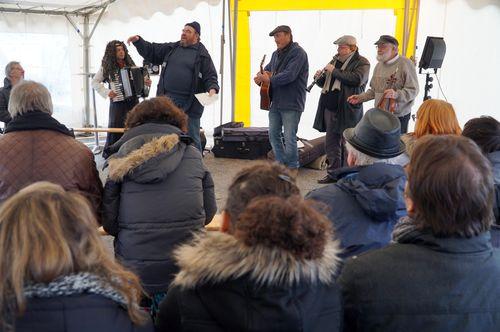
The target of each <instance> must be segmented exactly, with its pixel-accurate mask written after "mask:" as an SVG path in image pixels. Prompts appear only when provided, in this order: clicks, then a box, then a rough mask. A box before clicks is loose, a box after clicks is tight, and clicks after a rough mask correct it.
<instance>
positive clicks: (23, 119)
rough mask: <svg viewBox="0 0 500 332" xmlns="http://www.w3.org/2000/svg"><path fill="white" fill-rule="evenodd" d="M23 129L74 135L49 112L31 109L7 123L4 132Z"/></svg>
mask: <svg viewBox="0 0 500 332" xmlns="http://www.w3.org/2000/svg"><path fill="white" fill-rule="evenodd" d="M25 130H52V131H57V132H60V133H61V134H64V135H68V136H71V137H75V135H74V134H73V132H72V131H70V130H69V129H68V128H66V126H65V125H63V124H61V123H60V122H59V121H57V120H56V119H54V118H53V117H52V116H51V115H50V114H48V113H45V112H40V111H31V112H28V113H24V114H21V115H18V116H16V117H15V118H13V119H12V121H10V122H9V124H7V127H6V128H5V133H6V134H7V133H10V132H15V131H25Z"/></svg>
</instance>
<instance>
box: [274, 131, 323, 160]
mask: <svg viewBox="0 0 500 332" xmlns="http://www.w3.org/2000/svg"><path fill="white" fill-rule="evenodd" d="M325 140H326V136H321V137H318V138H315V139H312V140H306V139H303V138H299V141H301V142H302V144H303V145H304V146H303V147H300V148H299V165H300V167H303V166H307V165H309V164H311V163H312V162H314V161H316V160H317V159H318V158H320V157H322V156H324V155H325ZM267 158H268V159H271V160H275V157H274V152H273V151H269V153H268V154H267ZM313 168H320V165H318V166H316V167H313Z"/></svg>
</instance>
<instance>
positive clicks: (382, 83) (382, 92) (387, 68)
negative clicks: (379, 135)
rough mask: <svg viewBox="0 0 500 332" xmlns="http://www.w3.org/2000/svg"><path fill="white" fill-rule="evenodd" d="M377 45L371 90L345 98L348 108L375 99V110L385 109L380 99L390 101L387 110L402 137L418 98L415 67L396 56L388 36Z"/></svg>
mask: <svg viewBox="0 0 500 332" xmlns="http://www.w3.org/2000/svg"><path fill="white" fill-rule="evenodd" d="M375 45H377V61H378V63H377V65H376V66H375V69H374V70H373V76H372V79H371V80H370V89H368V90H367V91H366V92H364V93H362V94H358V95H352V96H350V97H349V98H347V102H349V103H351V104H359V103H363V102H365V101H368V100H372V99H375V107H380V108H384V109H385V107H382V106H381V105H382V104H383V99H386V100H387V101H389V102H388V103H387V104H389V105H391V104H392V106H389V107H388V108H389V109H388V110H390V111H391V112H393V113H394V115H396V116H397V117H398V119H399V121H400V122H401V133H402V134H403V133H406V132H407V131H408V121H409V120H410V116H411V106H412V105H413V101H414V100H415V98H416V96H417V94H418V80H417V71H416V69H415V64H414V63H413V62H412V61H411V60H410V59H408V58H406V57H404V56H402V55H399V54H398V46H399V43H398V41H397V39H396V38H394V37H392V36H389V35H382V36H380V38H379V40H377V41H376V42H375Z"/></svg>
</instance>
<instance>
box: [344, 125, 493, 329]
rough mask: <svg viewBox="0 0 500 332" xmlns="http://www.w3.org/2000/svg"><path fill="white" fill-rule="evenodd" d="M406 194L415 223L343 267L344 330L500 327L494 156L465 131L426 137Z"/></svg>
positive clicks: (418, 147)
mask: <svg viewBox="0 0 500 332" xmlns="http://www.w3.org/2000/svg"><path fill="white" fill-rule="evenodd" d="M405 200H406V205H407V210H408V214H409V215H410V216H412V217H413V219H414V220H415V222H416V228H415V229H414V230H412V231H410V232H407V233H404V234H401V235H400V236H398V237H397V238H396V241H397V243H395V244H392V245H390V246H389V247H387V248H384V249H380V250H375V251H373V252H370V253H366V254H365V255H361V256H358V257H355V258H353V259H351V260H349V261H347V262H346V264H345V266H344V268H343V270H342V274H341V276H340V283H341V285H342V287H343V294H344V310H345V327H346V331H377V330H383V331H498V326H500V284H499V283H498V276H499V275H500V256H499V253H498V252H497V251H496V250H493V248H492V245H491V243H490V233H489V231H488V230H489V228H490V223H491V220H492V213H491V210H492V203H493V178H492V173H491V165H490V163H489V162H488V160H487V159H486V158H485V157H484V156H483V155H482V153H481V151H480V150H479V148H478V147H477V146H476V144H474V143H473V142H472V141H471V140H469V139H467V138H464V137H461V136H456V135H440V136H434V135H427V136H425V137H422V138H421V139H419V140H418V142H417V144H416V146H415V150H414V151H413V154H412V157H411V160H410V165H409V167H408V184H407V186H406V190H405Z"/></svg>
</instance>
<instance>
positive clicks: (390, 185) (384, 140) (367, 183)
mask: <svg viewBox="0 0 500 332" xmlns="http://www.w3.org/2000/svg"><path fill="white" fill-rule="evenodd" d="M343 135H344V139H345V140H346V149H347V154H348V155H347V164H348V165H349V167H345V168H339V169H337V171H336V172H334V173H333V174H331V176H332V178H333V179H334V180H335V181H336V182H335V183H332V184H329V185H327V186H325V187H322V188H319V189H316V190H313V191H311V192H310V193H308V194H307V195H306V198H308V199H313V200H316V201H319V202H322V203H324V204H326V205H327V206H328V207H329V209H328V219H329V220H330V221H331V222H332V225H333V227H334V229H335V235H336V237H337V239H338V240H339V241H340V246H341V248H342V250H343V253H342V255H341V256H342V258H344V259H345V258H347V257H350V256H354V255H359V254H360V253H362V252H365V251H368V250H373V249H377V248H382V247H384V246H386V245H388V244H389V242H390V241H391V233H392V230H393V228H394V226H395V224H396V223H397V221H398V220H399V218H401V217H404V216H406V215H407V213H406V208H405V202H404V196H403V193H404V188H405V182H406V175H405V171H404V169H403V167H401V166H399V165H398V164H397V156H399V155H400V154H402V153H403V152H404V151H405V145H404V143H403V142H402V141H401V139H400V123H399V120H398V118H397V117H396V116H394V115H393V114H391V113H390V112H386V111H382V110H380V109H376V108H373V109H371V110H368V111H367V112H366V113H365V115H364V116H363V117H362V118H361V121H359V122H358V124H357V125H356V127H354V128H349V129H346V130H344V134H343Z"/></svg>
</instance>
